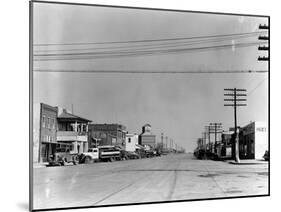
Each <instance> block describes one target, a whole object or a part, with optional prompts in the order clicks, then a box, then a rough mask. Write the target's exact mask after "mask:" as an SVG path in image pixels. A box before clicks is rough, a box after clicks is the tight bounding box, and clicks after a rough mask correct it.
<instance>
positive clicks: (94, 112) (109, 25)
mask: <svg viewBox="0 0 281 212" xmlns="http://www.w3.org/2000/svg"><path fill="white" fill-rule="evenodd" d="M259 24H267V19H266V18H262V17H249V16H234V15H215V14H202V13H187V12H167V11H155V10H136V9H124V8H109V7H90V6H78V5H58V4H46V3H34V19H33V43H34V44H51V43H53V44H54V43H55V44H62V43H64V44H65V43H96V42H112V41H136V40H149V39H165V38H181V37H194V36H206V35H223V34H235V33H248V32H253V31H257V30H258V26H259ZM245 41H251V42H257V41H258V40H257V36H256V37H251V38H247V39H245ZM237 43H239V40H235V39H233V40H228V41H225V42H224V43H223V44H233V46H232V47H231V48H227V49H220V50H218V49H216V50H210V51H197V52H194V51H193V52H185V53H174V54H172V53H171V54H155V55H145V56H143V55H142V56H135V57H116V58H99V59H97V58H91V59H87V60H50V61H34V62H33V69H34V70H37V71H35V72H33V95H34V96H33V98H34V102H35V103H37V102H44V103H47V104H50V105H53V106H60V107H65V108H67V109H71V105H73V108H74V113H75V114H77V115H79V116H82V117H85V118H87V119H90V120H92V121H93V123H120V124H123V125H125V126H126V127H127V130H128V131H129V132H130V133H140V132H141V127H142V126H143V125H144V124H146V123H149V124H151V125H152V132H153V133H155V134H156V136H157V141H158V142H160V134H161V132H163V133H164V136H168V137H169V138H172V139H173V140H174V142H176V143H177V144H178V145H179V146H182V147H184V148H185V149H186V151H193V149H194V148H195V146H196V141H197V138H199V137H201V136H202V132H203V130H204V126H206V125H208V124H209V123H210V122H220V123H222V124H223V128H224V129H225V130H227V129H228V128H229V127H233V125H234V123H233V108H232V107H224V106H223V104H224V100H223V99H224V90H223V89H224V88H234V87H237V88H243V89H247V93H248V96H247V106H246V107H240V108H238V125H241V126H244V125H246V124H247V123H249V122H250V121H264V122H266V121H267V119H268V117H267V113H268V107H267V106H268V95H267V93H268V83H267V80H268V79H267V73H227V74H226V73H224V74H222V73H220V74H214V73H205V74H194V73H193V74H190V73H178V74H174V73H172V72H173V71H210V70H230V71H233V70H267V62H260V61H257V58H258V56H260V55H261V54H262V52H259V51H258V50H257V46H251V47H244V48H237V47H236V46H235V45H236V44H237ZM212 44H213V45H219V44H218V43H212ZM118 45H120V44H111V45H110V46H111V47H116V46H118ZM139 45H141V44H139ZM204 45H205V44H199V47H202V46H204ZM80 47H81V46H80ZM83 47H84V48H92V47H95V48H102V47H104V45H101V44H97V45H95V46H93V45H87V46H83ZM71 48H78V47H77V46H67V45H65V46H36V45H34V49H33V51H34V52H35V54H36V53H37V52H38V51H39V52H41V53H42V52H43V53H44V51H46V52H48V51H54V50H59V51H61V50H63V49H71ZM60 53H62V51H61V52H60ZM263 54H264V53H263ZM38 70H39V71H40V70H119V71H132V72H133V71H155V70H160V71H167V72H171V73H165V74H163V73H162V74H159V73H157V74H155V73H154V74H152V73H126V74H125V73H69V72H67V73H62V72H39V71H38Z"/></svg>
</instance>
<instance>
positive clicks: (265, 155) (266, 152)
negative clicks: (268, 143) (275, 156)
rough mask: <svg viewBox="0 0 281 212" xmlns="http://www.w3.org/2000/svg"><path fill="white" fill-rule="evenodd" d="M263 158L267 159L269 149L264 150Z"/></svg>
mask: <svg viewBox="0 0 281 212" xmlns="http://www.w3.org/2000/svg"><path fill="white" fill-rule="evenodd" d="M263 159H264V160H266V161H269V151H268V150H266V151H265V153H264V155H263Z"/></svg>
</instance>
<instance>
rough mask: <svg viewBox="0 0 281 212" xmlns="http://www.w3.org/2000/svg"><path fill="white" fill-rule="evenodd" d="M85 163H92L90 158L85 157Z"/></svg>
mask: <svg viewBox="0 0 281 212" xmlns="http://www.w3.org/2000/svg"><path fill="white" fill-rule="evenodd" d="M85 163H86V164H88V163H92V158H91V157H90V156H86V157H85Z"/></svg>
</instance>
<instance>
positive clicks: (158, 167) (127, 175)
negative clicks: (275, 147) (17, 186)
mask: <svg viewBox="0 0 281 212" xmlns="http://www.w3.org/2000/svg"><path fill="white" fill-rule="evenodd" d="M267 193H268V165H267V163H263V164H258V165H234V164H229V163H227V162H221V161H209V160H196V159H194V158H193V157H192V155H190V154H173V155H167V156H161V157H156V158H148V159H139V160H128V161H116V162H113V163H94V164H80V165H77V166H66V167H48V168H37V169H34V209H40V208H61V207H75V206H95V205H108V204H122V203H136V202H154V201H170V200H186V199H201V198H214V197H230V196H244V195H260V194H267Z"/></svg>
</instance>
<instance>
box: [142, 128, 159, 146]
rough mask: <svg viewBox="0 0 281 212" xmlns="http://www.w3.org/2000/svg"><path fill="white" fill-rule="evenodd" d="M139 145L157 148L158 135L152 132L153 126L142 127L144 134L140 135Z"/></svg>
mask: <svg viewBox="0 0 281 212" xmlns="http://www.w3.org/2000/svg"><path fill="white" fill-rule="evenodd" d="M139 144H140V145H142V146H150V147H151V148H155V147H156V135H154V134H152V132H151V125H150V124H145V125H144V126H143V127H142V133H141V134H140V135H139Z"/></svg>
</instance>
